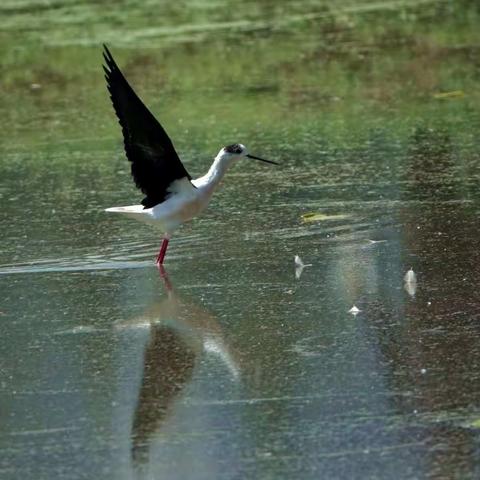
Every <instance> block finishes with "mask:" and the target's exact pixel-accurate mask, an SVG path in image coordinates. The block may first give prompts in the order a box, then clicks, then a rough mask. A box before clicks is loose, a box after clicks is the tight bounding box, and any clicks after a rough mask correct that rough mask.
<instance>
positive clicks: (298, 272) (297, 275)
mask: <svg viewBox="0 0 480 480" xmlns="http://www.w3.org/2000/svg"><path fill="white" fill-rule="evenodd" d="M294 262H295V278H296V279H297V280H298V279H299V278H300V277H301V275H302V272H303V269H304V268H305V267H311V266H312V264H311V263H303V261H302V259H301V258H300V257H299V256H298V255H295V258H294Z"/></svg>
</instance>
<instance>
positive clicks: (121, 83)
mask: <svg viewBox="0 0 480 480" xmlns="http://www.w3.org/2000/svg"><path fill="white" fill-rule="evenodd" d="M104 48H105V51H104V52H103V58H104V59H105V62H106V64H107V66H106V67H105V66H104V67H103V69H104V71H105V79H106V80H107V88H108V91H109V92H110V98H111V99H112V103H113V108H114V109H115V113H116V114H117V117H118V121H119V123H120V125H121V126H122V132H123V139H124V144H125V152H126V154H127V158H128V160H130V162H132V176H133V179H134V180H135V185H136V186H137V187H138V188H140V190H141V191H142V192H143V193H144V194H145V195H146V197H145V198H144V199H143V200H142V205H143V206H144V208H150V207H153V206H155V205H157V204H158V203H161V202H163V201H164V200H165V197H166V196H167V195H168V192H167V189H168V187H169V186H170V184H171V183H172V182H173V181H175V180H178V179H181V178H184V177H186V178H188V180H190V179H191V178H192V177H191V176H190V175H189V174H188V172H187V170H186V169H185V167H184V166H183V164H182V162H181V161H180V158H178V155H177V152H176V151H175V148H174V147H173V144H172V141H171V140H170V138H169V137H168V135H167V133H166V132H165V130H164V129H163V127H162V126H161V125H160V123H159V122H158V120H157V119H156V118H155V117H154V116H153V115H152V113H151V112H150V111H149V110H148V108H147V107H146V106H145V105H144V104H143V103H142V101H141V100H140V98H138V96H137V94H136V93H135V92H134V91H133V89H132V87H131V86H130V85H129V84H128V82H127V80H126V79H125V77H124V76H123V74H122V72H121V71H120V69H119V68H118V66H117V64H116V63H115V60H114V59H113V57H112V54H111V53H110V51H109V50H108V48H107V47H106V45H104Z"/></svg>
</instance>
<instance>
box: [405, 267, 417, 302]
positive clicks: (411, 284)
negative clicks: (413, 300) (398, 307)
mask: <svg viewBox="0 0 480 480" xmlns="http://www.w3.org/2000/svg"><path fill="white" fill-rule="evenodd" d="M403 280H404V282H405V285H404V287H405V290H406V291H407V293H408V294H409V295H410V296H411V297H413V296H415V293H416V291H417V276H416V275H415V272H414V271H413V268H412V267H410V270H409V271H408V272H407V273H406V274H405V276H404V277H403Z"/></svg>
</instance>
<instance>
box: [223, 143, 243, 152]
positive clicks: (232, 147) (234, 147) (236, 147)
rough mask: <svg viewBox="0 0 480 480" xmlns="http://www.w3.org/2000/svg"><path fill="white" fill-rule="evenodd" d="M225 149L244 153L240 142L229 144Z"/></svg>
mask: <svg viewBox="0 0 480 480" xmlns="http://www.w3.org/2000/svg"><path fill="white" fill-rule="evenodd" d="M225 151H226V152H228V153H242V147H241V146H240V145H239V144H238V143H234V144H233V145H227V146H226V147H225Z"/></svg>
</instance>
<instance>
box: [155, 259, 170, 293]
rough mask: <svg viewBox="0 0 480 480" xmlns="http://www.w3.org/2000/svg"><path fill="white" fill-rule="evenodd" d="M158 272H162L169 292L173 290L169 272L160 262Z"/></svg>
mask: <svg viewBox="0 0 480 480" xmlns="http://www.w3.org/2000/svg"><path fill="white" fill-rule="evenodd" d="M158 272H159V273H160V277H162V280H163V283H164V285H165V289H166V290H167V292H173V287H172V284H171V283H170V279H169V278H168V274H167V272H166V271H165V269H164V268H163V265H161V264H158Z"/></svg>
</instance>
